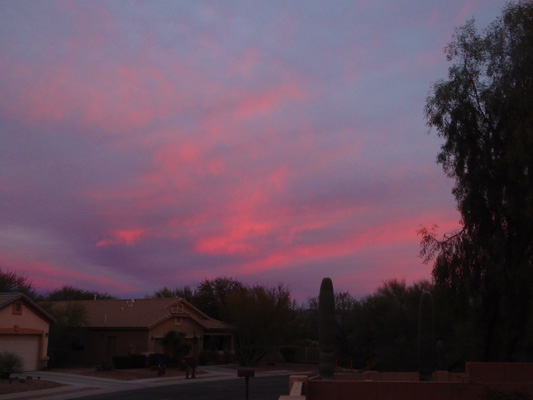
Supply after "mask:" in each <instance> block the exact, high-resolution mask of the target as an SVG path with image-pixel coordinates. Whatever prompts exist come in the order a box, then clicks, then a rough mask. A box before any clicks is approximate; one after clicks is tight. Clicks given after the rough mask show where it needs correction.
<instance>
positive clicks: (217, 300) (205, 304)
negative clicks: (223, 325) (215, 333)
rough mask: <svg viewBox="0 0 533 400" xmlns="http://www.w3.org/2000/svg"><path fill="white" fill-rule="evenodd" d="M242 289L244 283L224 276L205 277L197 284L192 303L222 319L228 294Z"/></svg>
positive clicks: (212, 315)
mask: <svg viewBox="0 0 533 400" xmlns="http://www.w3.org/2000/svg"><path fill="white" fill-rule="evenodd" d="M242 289H244V285H243V284H242V283H241V282H239V281H237V280H235V279H232V278H226V277H225V276H224V277H219V278H216V279H213V280H208V279H206V280H204V281H203V282H202V283H200V284H198V286H197V288H196V291H195V296H194V299H193V300H194V301H193V305H194V306H195V307H198V308H199V309H200V310H202V311H203V312H204V313H206V314H207V315H209V316H210V317H212V318H215V319H222V310H224V309H225V305H226V304H225V303H226V299H227V297H228V295H229V294H231V293H234V292H239V291H241V290H242Z"/></svg>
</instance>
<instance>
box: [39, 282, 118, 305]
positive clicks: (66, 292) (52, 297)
mask: <svg viewBox="0 0 533 400" xmlns="http://www.w3.org/2000/svg"><path fill="white" fill-rule="evenodd" d="M115 298H116V297H114V296H111V295H110V294H109V293H102V292H97V291H93V290H84V289H78V288H75V287H73V286H68V285H65V286H62V287H60V288H59V289H54V290H52V291H51V292H50V293H48V294H45V295H44V296H42V300H45V301H70V300H94V299H98V300H109V299H115Z"/></svg>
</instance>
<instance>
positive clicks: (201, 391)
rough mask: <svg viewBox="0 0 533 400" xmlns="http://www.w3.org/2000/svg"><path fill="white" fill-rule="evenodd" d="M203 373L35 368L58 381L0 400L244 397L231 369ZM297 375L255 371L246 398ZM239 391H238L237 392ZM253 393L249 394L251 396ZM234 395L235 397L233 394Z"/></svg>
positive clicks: (256, 399)
mask: <svg viewBox="0 0 533 400" xmlns="http://www.w3.org/2000/svg"><path fill="white" fill-rule="evenodd" d="M202 371H204V372H206V373H205V374H202V375H198V377H197V379H188V380H187V379H185V377H182V376H180V377H172V378H152V379H139V380H133V381H118V380H115V379H105V378H96V377H89V376H84V375H75V374H66V373H59V372H49V371H38V372H35V373H32V375H34V376H35V375H38V376H40V378H41V379H45V380H49V381H54V382H58V383H62V384H64V385H66V386H61V387H58V388H53V389H44V390H38V391H30V392H21V393H11V394H6V395H0V400H31V399H37V398H38V399H39V400H41V399H42V400H68V399H74V398H78V399H81V398H87V399H91V400H100V399H121V398H122V399H126V398H127V399H128V400H135V399H137V400H141V399H161V400H163V399H187V400H189V399H191V400H194V399H198V400H200V399H202V400H203V399H206V400H218V399H220V400H223V399H224V400H225V399H241V398H242V399H244V394H245V380H244V378H238V377H237V371H236V370H235V369H230V368H224V367H217V366H209V367H202ZM294 374H301V372H298V373H295V372H292V371H288V370H279V371H257V372H256V377H255V378H250V384H249V391H250V392H249V394H250V400H263V399H264V400H269V399H272V400H277V399H278V397H279V396H280V395H282V394H287V393H288V390H289V388H288V386H289V379H288V377H289V375H294ZM239 393H240V394H239ZM252 395H253V396H252ZM235 396H236V397H235Z"/></svg>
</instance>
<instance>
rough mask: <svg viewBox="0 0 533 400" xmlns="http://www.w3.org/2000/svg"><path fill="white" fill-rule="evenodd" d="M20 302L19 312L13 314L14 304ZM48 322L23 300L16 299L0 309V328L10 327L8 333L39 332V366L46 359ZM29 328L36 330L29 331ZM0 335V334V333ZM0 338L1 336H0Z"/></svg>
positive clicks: (44, 363) (42, 364)
mask: <svg viewBox="0 0 533 400" xmlns="http://www.w3.org/2000/svg"><path fill="white" fill-rule="evenodd" d="M17 303H20V304H21V312H20V313H17V314H15V313H14V311H13V309H14V306H15V304H17ZM49 327H50V323H49V322H48V321H47V320H45V319H43V318H42V317H41V316H40V315H38V314H36V313H35V312H34V311H33V310H32V309H31V308H29V307H28V306H27V305H26V303H25V302H24V301H21V300H18V301H15V302H14V303H13V304H9V305H7V306H6V307H4V308H2V309H1V310H0V329H12V330H13V332H11V333H10V334H15V335H17V334H20V335H27V334H39V335H40V342H39V355H38V356H39V360H40V364H41V365H40V367H45V366H46V365H47V361H48V355H47V353H48V332H49ZM29 329H31V330H35V331H36V332H30V331H28V330H29ZM0 336H1V335H0ZM0 340H1V337H0Z"/></svg>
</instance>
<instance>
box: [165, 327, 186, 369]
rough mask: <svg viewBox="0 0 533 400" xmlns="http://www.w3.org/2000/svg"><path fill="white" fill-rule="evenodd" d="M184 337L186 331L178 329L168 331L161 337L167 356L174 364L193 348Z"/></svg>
mask: <svg viewBox="0 0 533 400" xmlns="http://www.w3.org/2000/svg"><path fill="white" fill-rule="evenodd" d="M184 339H185V333H183V332H176V331H168V332H167V333H166V334H165V336H163V338H162V339H161V344H162V345H163V349H164V350H165V356H166V357H167V360H168V361H170V362H171V363H172V364H176V363H177V362H178V361H180V360H181V359H182V358H183V357H185V356H186V355H187V354H189V351H190V350H191V345H190V344H188V343H185V341H184Z"/></svg>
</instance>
